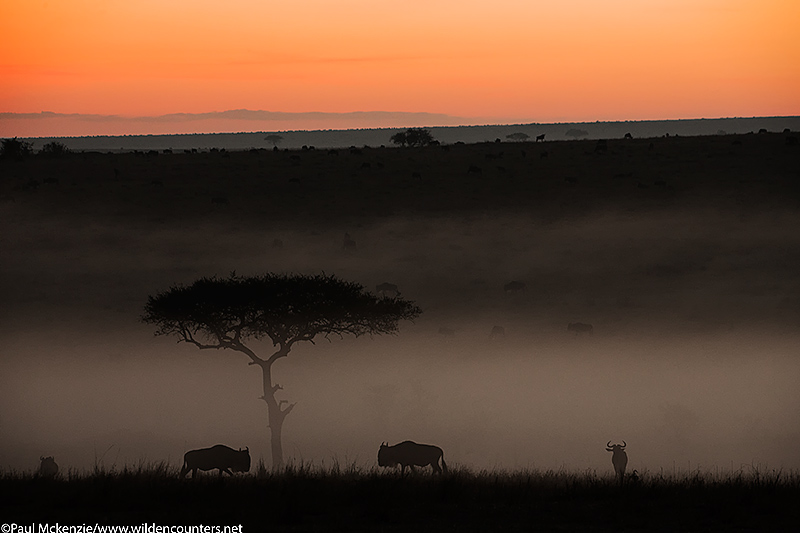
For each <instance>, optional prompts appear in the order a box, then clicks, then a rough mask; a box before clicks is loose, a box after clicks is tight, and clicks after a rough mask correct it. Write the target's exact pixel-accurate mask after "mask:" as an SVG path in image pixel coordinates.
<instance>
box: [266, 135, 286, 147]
mask: <svg viewBox="0 0 800 533" xmlns="http://www.w3.org/2000/svg"><path fill="white" fill-rule="evenodd" d="M264 140H265V141H269V142H271V143H272V146H273V147H275V148H277V147H278V143H280V142H281V141H282V140H283V137H281V136H280V135H267V136H266V137H264Z"/></svg>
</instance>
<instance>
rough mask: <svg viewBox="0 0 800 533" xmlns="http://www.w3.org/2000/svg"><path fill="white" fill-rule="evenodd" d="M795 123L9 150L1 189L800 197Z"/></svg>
mask: <svg viewBox="0 0 800 533" xmlns="http://www.w3.org/2000/svg"><path fill="white" fill-rule="evenodd" d="M786 139H787V136H786V135H785V134H760V135H759V134H755V135H725V136H709V137H669V138H656V139H633V140H611V141H608V144H607V148H606V149H598V146H597V144H596V143H595V141H571V142H549V143H483V144H476V145H463V144H462V145H452V146H443V147H426V148H418V149H398V148H366V147H364V148H357V149H351V150H310V149H309V150H302V151H300V150H294V151H277V152H273V151H271V150H263V149H262V150H251V151H247V152H224V151H223V152H219V151H217V152H203V153H183V152H181V153H169V154H164V153H160V154H159V153H157V152H153V153H126V154H101V153H81V154H72V155H71V156H69V157H66V158H62V159H46V158H42V157H36V158H33V159H29V160H27V161H21V162H16V161H3V163H2V166H0V169H1V170H2V173H3V178H2V181H1V182H0V196H2V197H3V199H4V202H5V206H4V209H5V210H8V209H9V208H10V206H9V204H12V205H13V206H15V207H17V208H23V207H24V208H25V209H29V210H30V209H33V210H34V211H39V212H45V213H49V214H51V215H72V216H78V217H81V216H84V217H93V218H96V217H104V216H108V217H112V218H119V217H126V218H131V219H139V220H141V219H142V218H145V219H149V220H154V221H159V222H164V223H168V222H170V221H176V220H177V221H185V220H198V219H207V218H209V217H210V218H211V219H213V220H221V219H225V220H228V221H250V222H256V221H258V222H262V223H269V222H272V223H289V224H292V225H293V226H297V225H304V226H309V225H318V224H320V223H323V224H327V225H331V224H335V225H336V226H342V227H348V226H349V227H353V226H355V225H358V224H365V223H370V222H371V221H374V220H375V219H385V218H386V217H391V216H395V215H412V216H448V215H459V214H473V215H480V214H487V213H489V214H491V213H496V212H523V213H528V214H531V215H532V216H534V217H536V218H538V219H541V220H545V221H546V220H558V219H562V218H565V217H575V216H585V215H589V214H592V213H597V212H602V211H604V210H619V211H622V212H626V213H628V214H632V215H635V214H637V213H643V212H647V211H648V210H652V209H692V208H698V207H718V208H734V209H739V210H741V211H744V212H747V211H756V210H763V209H770V208H773V207H790V208H796V207H798V201H799V200H800V195H799V194H798V192H800V191H799V190H798V189H799V188H800V185H798V175H797V161H798V155H799V152H800V149H798V147H797V145H789V144H788V143H787V142H786Z"/></svg>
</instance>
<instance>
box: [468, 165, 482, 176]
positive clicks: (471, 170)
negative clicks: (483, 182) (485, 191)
mask: <svg viewBox="0 0 800 533" xmlns="http://www.w3.org/2000/svg"><path fill="white" fill-rule="evenodd" d="M467 174H483V170H482V169H481V167H478V166H475V165H470V166H469V170H467Z"/></svg>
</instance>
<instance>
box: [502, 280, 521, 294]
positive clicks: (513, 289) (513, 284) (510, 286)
mask: <svg viewBox="0 0 800 533" xmlns="http://www.w3.org/2000/svg"><path fill="white" fill-rule="evenodd" d="M503 290H504V291H505V292H506V294H515V293H518V292H525V283H523V282H521V281H509V282H508V283H506V284H505V285H503Z"/></svg>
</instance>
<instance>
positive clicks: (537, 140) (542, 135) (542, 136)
mask: <svg viewBox="0 0 800 533" xmlns="http://www.w3.org/2000/svg"><path fill="white" fill-rule="evenodd" d="M544 136H545V134H544V133H542V134H541V135H537V136H536V142H537V143H538V142H539V141H542V142H544Z"/></svg>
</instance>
